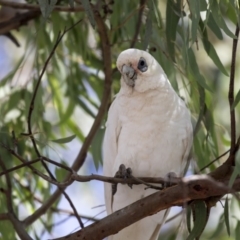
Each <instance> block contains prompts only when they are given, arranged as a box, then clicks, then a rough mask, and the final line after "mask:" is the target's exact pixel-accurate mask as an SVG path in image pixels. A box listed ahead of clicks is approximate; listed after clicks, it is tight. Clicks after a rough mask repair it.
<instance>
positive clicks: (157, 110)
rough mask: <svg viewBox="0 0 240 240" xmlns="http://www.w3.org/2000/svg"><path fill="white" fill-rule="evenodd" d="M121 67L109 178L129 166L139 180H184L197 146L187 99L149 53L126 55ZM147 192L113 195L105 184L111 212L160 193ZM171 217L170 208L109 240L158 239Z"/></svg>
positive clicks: (111, 122)
mask: <svg viewBox="0 0 240 240" xmlns="http://www.w3.org/2000/svg"><path fill="white" fill-rule="evenodd" d="M117 68H118V70H119V72H120V73H121V75H122V76H121V89H120V91H119V93H118V94H117V96H116V98H115V100H114V101H113V103H112V105H111V107H110V109H109V113H108V120H107V123H106V132H105V137H104V146H103V151H104V166H103V172H104V175H106V176H114V175H115V173H116V172H119V171H118V169H119V166H120V165H121V166H123V165H122V164H124V165H125V166H126V167H129V168H131V170H132V173H133V175H134V176H135V177H164V176H166V175H167V174H168V173H169V172H175V173H176V174H177V175H178V176H182V174H183V171H184V168H185V166H186V163H187V158H188V155H189V151H190V148H191V145H192V125H191V119H190V113H189V111H188V109H187V108H186V106H185V103H184V101H183V100H182V99H181V98H180V97H179V96H178V95H177V93H176V92H175V91H174V90H173V88H172V86H171V84H170V82H169V80H168V79H167V76H166V74H165V73H164V71H163V69H162V67H161V66H160V65H159V63H158V62H157V61H156V59H155V58H154V57H153V56H151V55H150V54H149V53H147V52H145V51H141V50H138V49H128V50H125V51H123V52H122V53H121V54H120V55H119V57H118V59H117ZM145 188H146V187H145V186H144V185H133V186H132V189H131V188H129V187H127V186H126V185H122V184H119V186H118V188H117V192H116V193H115V194H114V196H112V188H111V184H109V183H105V203H106V209H107V213H108V214H111V213H112V212H114V211H117V210H119V209H121V208H124V207H126V206H127V205H130V204H131V203H133V202H135V201H137V200H139V199H141V198H143V197H146V196H148V195H150V194H152V193H154V192H155V191H156V190H154V189H145ZM167 213H168V210H165V211H161V212H159V213H157V214H155V215H152V216H149V217H146V218H144V219H142V220H140V221H138V222H136V223H134V224H132V225H130V226H128V227H127V228H125V229H123V230H121V231H119V232H118V233H117V234H115V235H112V236H110V237H109V239H111V240H156V239H157V237H158V235H159V231H160V228H161V226H162V224H163V223H164V221H165V219H166V216H167ZM129 217H131V216H129Z"/></svg>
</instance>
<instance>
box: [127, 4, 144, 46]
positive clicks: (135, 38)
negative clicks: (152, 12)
mask: <svg viewBox="0 0 240 240" xmlns="http://www.w3.org/2000/svg"><path fill="white" fill-rule="evenodd" d="M146 2H147V0H140V8H139V11H138V20H137V24H136V27H135V33H134V36H133V38H132V41H131V44H130V48H134V46H135V44H136V42H137V39H138V34H139V31H140V28H141V25H142V16H143V13H144V8H145V5H146Z"/></svg>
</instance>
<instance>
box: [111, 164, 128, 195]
mask: <svg viewBox="0 0 240 240" xmlns="http://www.w3.org/2000/svg"><path fill="white" fill-rule="evenodd" d="M131 176H132V169H131V168H126V167H125V165H124V164H121V165H120V166H119V169H118V171H117V172H116V174H115V175H114V177H115V178H123V179H127V178H131ZM128 186H129V187H130V188H132V184H130V183H128ZM116 192H117V183H113V184H112V196H113V195H114V194H115V193H116Z"/></svg>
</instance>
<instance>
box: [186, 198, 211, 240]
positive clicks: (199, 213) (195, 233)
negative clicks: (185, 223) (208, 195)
mask: <svg viewBox="0 0 240 240" xmlns="http://www.w3.org/2000/svg"><path fill="white" fill-rule="evenodd" d="M194 209H195V222H194V226H193V229H192V231H191V232H190V234H189V235H188V237H187V240H194V239H195V238H196V237H199V235H200V234H201V233H202V231H203V229H204V227H205V225H206V221H207V211H206V205H205V203H204V202H203V201H196V202H194Z"/></svg>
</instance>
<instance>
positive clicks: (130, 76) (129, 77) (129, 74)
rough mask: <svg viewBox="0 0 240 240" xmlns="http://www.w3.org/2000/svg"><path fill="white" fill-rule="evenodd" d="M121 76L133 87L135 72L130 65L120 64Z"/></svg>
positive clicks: (135, 77)
mask: <svg viewBox="0 0 240 240" xmlns="http://www.w3.org/2000/svg"><path fill="white" fill-rule="evenodd" d="M122 76H123V79H124V81H125V83H126V84H127V85H128V86H130V87H134V85H135V80H136V79H137V73H136V71H135V70H134V69H133V68H132V67H131V66H128V65H125V64H124V65H123V66H122Z"/></svg>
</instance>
